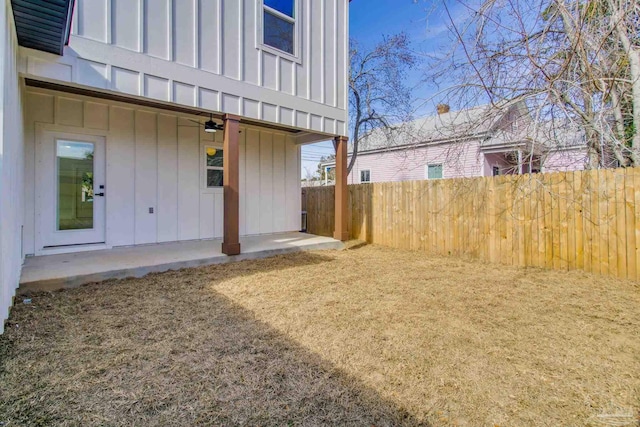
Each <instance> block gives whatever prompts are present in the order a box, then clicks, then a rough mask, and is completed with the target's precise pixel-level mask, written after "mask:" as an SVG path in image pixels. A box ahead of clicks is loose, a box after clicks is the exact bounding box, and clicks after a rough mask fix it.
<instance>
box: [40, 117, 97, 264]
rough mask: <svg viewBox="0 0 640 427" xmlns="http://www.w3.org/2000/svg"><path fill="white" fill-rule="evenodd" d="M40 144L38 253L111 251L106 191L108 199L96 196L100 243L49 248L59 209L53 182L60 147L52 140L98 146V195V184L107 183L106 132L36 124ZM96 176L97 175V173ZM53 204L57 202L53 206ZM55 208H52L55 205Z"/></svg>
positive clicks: (95, 219)
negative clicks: (52, 191)
mask: <svg viewBox="0 0 640 427" xmlns="http://www.w3.org/2000/svg"><path fill="white" fill-rule="evenodd" d="M35 136H36V138H35V139H36V141H35V148H36V153H35V161H36V162H35V166H36V170H35V179H36V182H35V188H34V190H35V210H36V212H35V254H36V255H44V254H51V253H63V252H79V251H86V250H95V249H103V248H107V247H108V246H107V245H106V239H107V200H106V194H108V193H106V190H105V193H106V194H105V197H100V198H99V199H98V198H97V197H96V199H95V200H97V201H98V205H97V206H95V207H94V215H96V216H95V217H94V221H95V223H94V224H95V226H97V227H99V228H98V230H97V232H98V238H97V239H93V240H99V241H95V242H91V243H89V242H87V243H86V244H72V245H68V246H64V245H63V246H55V247H51V248H49V247H46V246H45V245H47V243H48V242H47V237H48V236H47V233H51V232H52V231H53V230H52V229H51V228H52V227H53V226H55V219H52V218H51V216H52V215H53V214H54V213H55V209H56V208H55V206H56V205H57V202H56V200H55V195H52V194H51V193H47V192H51V188H52V185H51V181H52V180H55V172H56V165H55V159H56V155H55V150H56V144H52V140H53V141H55V140H56V138H59V139H69V140H72V141H73V140H75V141H86V142H93V143H94V144H96V149H97V150H100V154H101V155H102V160H98V162H97V163H96V164H95V165H94V167H96V168H97V169H98V170H97V171H96V172H97V173H96V174H97V175H100V174H102V176H103V180H104V181H103V182H96V183H95V185H96V192H101V190H99V189H98V187H97V186H98V185H103V184H104V185H105V187H106V186H107V185H106V184H107V183H106V180H107V173H106V172H107V171H106V166H107V159H106V155H107V134H106V133H105V132H99V131H92V130H89V129H78V128H70V127H67V126H58V125H44V124H36V135H35ZM94 173H95V172H94ZM52 201H53V203H51V202H52ZM52 204H53V205H54V206H51V205H52Z"/></svg>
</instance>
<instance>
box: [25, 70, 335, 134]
mask: <svg viewBox="0 0 640 427" xmlns="http://www.w3.org/2000/svg"><path fill="white" fill-rule="evenodd" d="M21 76H22V77H24V82H25V85H26V86H27V87H33V88H40V89H45V90H53V91H57V92H64V93H70V94H74V95H80V96H86V97H90V98H97V99H104V100H108V101H113V102H119V103H124V104H129V105H137V106H140V107H147V108H153V109H157V110H165V111H171V112H174V113H181V114H186V115H191V116H203V115H204V116H205V117H206V116H209V115H211V116H212V117H213V118H214V119H217V120H222V118H223V116H224V113H222V112H219V111H211V110H208V109H205V108H200V107H192V106H187V105H181V104H176V103H174V102H168V101H161V100H157V99H151V98H147V97H143V96H137V95H130V94H126V93H122V92H114V91H111V90H106V89H98V88H94V87H88V86H84V85H79V84H76V83H69V82H64V83H63V82H60V81H57V80H52V79H47V78H44V77H36V76H31V75H24V74H23V75H21ZM240 122H241V123H242V124H243V125H245V126H253V127H256V128H261V129H269V130H273V131H277V132H281V133H286V134H289V135H290V136H291V137H293V139H294V143H295V144H297V145H304V144H312V143H314V142H320V141H327V140H329V139H332V138H333V137H334V135H330V134H325V133H321V132H315V131H309V130H305V129H300V128H296V127H293V126H285V125H281V124H277V123H272V122H267V121H264V120H256V119H251V118H247V117H242V116H241V119H240Z"/></svg>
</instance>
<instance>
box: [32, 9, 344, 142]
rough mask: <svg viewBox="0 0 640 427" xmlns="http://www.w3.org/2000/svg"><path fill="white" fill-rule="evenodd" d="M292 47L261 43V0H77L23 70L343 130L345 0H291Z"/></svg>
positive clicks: (278, 120) (339, 132) (297, 124)
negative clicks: (295, 35) (54, 37)
mask: <svg viewBox="0 0 640 427" xmlns="http://www.w3.org/2000/svg"><path fill="white" fill-rule="evenodd" d="M297 4H298V6H299V11H298V25H299V28H300V31H299V45H300V47H299V49H298V55H297V57H296V56H290V55H287V54H285V53H278V51H277V50H275V49H269V48H263V47H262V46H261V44H260V42H259V40H260V39H261V37H260V31H261V17H262V1H261V0H77V1H76V3H75V11H74V19H73V25H72V36H71V39H70V43H69V47H68V48H66V49H65V54H64V56H62V57H54V56H52V55H47V54H43V53H41V52H37V51H35V50H31V49H22V52H23V56H24V62H25V64H24V67H25V72H26V73H27V74H29V75H32V76H40V77H45V78H50V79H55V80H60V81H64V82H73V83H77V84H81V85H87V86H93V87H97V88H101V89H110V90H116V91H120V92H124V93H128V94H133V95H139V96H145V97H149V98H155V99H159V100H163V101H170V102H175V103H179V104H184V105H189V106H195V107H200V108H204V109H208V110H213V111H220V112H225V113H231V114H238V115H242V116H245V117H248V118H253V119H259V120H265V121H269V122H275V123H279V124H282V125H285V126H294V127H298V128H301V129H309V130H314V131H318V132H323V133H327V134H331V135H346V132H347V130H346V121H347V68H348V62H349V61H348V11H349V7H348V1H347V0H297Z"/></svg>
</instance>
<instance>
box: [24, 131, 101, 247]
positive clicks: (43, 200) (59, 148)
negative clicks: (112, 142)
mask: <svg viewBox="0 0 640 427" xmlns="http://www.w3.org/2000/svg"><path fill="white" fill-rule="evenodd" d="M38 145H39V147H38V151H37V180H38V181H37V183H36V186H37V187H38V196H37V198H38V202H39V203H38V216H39V223H40V230H39V231H40V240H41V246H42V247H44V248H46V247H57V246H69V245H84V244H91V243H103V242H104V241H105V192H106V188H105V187H106V185H105V147H104V146H105V141H104V137H100V136H91V135H79V134H73V133H61V132H49V131H44V132H42V133H41V135H40V138H39V141H38Z"/></svg>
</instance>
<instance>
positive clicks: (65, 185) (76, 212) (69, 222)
mask: <svg viewBox="0 0 640 427" xmlns="http://www.w3.org/2000/svg"><path fill="white" fill-rule="evenodd" d="M94 153H95V147H94V145H93V143H90V142H77V141H65V140H57V143H56V180H57V186H56V187H57V200H58V206H57V212H56V214H57V215H56V216H57V219H56V224H57V227H56V228H57V230H60V231H63V230H86V229H92V228H93V156H94Z"/></svg>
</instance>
